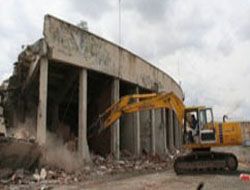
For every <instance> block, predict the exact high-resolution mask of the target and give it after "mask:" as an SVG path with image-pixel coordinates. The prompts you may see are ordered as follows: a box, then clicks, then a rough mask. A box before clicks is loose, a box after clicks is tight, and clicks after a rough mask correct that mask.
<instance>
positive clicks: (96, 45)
mask: <svg viewBox="0 0 250 190" xmlns="http://www.w3.org/2000/svg"><path fill="white" fill-rule="evenodd" d="M43 33H44V40H45V42H46V43H47V46H48V50H49V51H48V52H49V59H50V60H55V61H60V62H66V63H69V64H72V65H75V66H79V67H83V68H86V69H90V70H94V71H97V72H102V73H105V74H107V75H111V76H113V77H116V78H119V79H121V80H124V81H128V82H130V83H133V84H137V85H139V86H140V87H143V88H146V89H149V90H154V91H155V90H158V91H167V92H170V91H173V92H174V93H175V94H176V95H177V96H179V98H181V99H183V98H184V94H183V91H182V89H181V87H180V86H179V85H178V84H177V83H176V82H175V81H174V80H173V79H172V78H171V77H170V76H169V75H168V74H166V73H165V72H163V71H162V70H160V69H158V68H156V67H155V66H153V65H151V64H150V63H148V62H147V61H145V60H143V59H142V58H140V57H138V56H136V55H135V54H133V53H131V52H130V51H128V50H126V49H124V48H122V47H120V46H118V45H116V44H114V43H112V42H109V41H107V40H105V39H103V38H101V37H99V36H97V35H95V34H92V33H90V32H88V31H85V30H83V29H81V28H78V27H77V26H74V25H71V24H69V23H67V22H65V21H62V20H59V19H57V18H55V17H53V16H50V15H46V16H45V20H44V31H43Z"/></svg>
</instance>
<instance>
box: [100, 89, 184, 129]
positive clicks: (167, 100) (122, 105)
mask: <svg viewBox="0 0 250 190" xmlns="http://www.w3.org/2000/svg"><path fill="white" fill-rule="evenodd" d="M160 108H168V109H172V110H174V112H175V113H176V115H177V119H178V121H179V123H180V124H182V121H183V118H184V109H185V106H184V104H183V102H182V101H181V100H180V99H179V98H178V97H177V96H176V95H175V94H174V93H173V92H170V93H166V92H162V93H157V94H156V93H151V94H133V95H128V96H124V97H122V98H121V99H120V100H119V101H118V102H116V103H114V104H113V105H111V106H110V107H109V108H108V109H107V110H106V111H105V112H104V113H103V114H102V115H100V117H99V119H100V121H101V127H102V128H107V127H110V126H111V125H112V124H113V123H114V122H115V121H117V120H118V119H119V118H120V117H121V116H122V115H123V114H127V113H133V112H138V111H146V110H151V109H160ZM180 126H181V125H180Z"/></svg>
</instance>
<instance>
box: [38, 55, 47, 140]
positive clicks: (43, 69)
mask: <svg viewBox="0 0 250 190" xmlns="http://www.w3.org/2000/svg"><path fill="white" fill-rule="evenodd" d="M47 94H48V59H47V58H45V57H43V58H41V60H40V76H39V103H38V111H37V141H38V143H39V144H40V145H43V144H45V143H46V126H47Z"/></svg>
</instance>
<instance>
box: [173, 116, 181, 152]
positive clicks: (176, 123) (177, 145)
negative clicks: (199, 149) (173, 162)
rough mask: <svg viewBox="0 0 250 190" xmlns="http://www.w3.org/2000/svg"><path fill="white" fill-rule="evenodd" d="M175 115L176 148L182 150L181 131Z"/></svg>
mask: <svg viewBox="0 0 250 190" xmlns="http://www.w3.org/2000/svg"><path fill="white" fill-rule="evenodd" d="M173 115H174V140H175V143H174V144H175V148H176V149H180V132H179V131H180V130H179V126H178V120H177V117H176V115H175V114H173Z"/></svg>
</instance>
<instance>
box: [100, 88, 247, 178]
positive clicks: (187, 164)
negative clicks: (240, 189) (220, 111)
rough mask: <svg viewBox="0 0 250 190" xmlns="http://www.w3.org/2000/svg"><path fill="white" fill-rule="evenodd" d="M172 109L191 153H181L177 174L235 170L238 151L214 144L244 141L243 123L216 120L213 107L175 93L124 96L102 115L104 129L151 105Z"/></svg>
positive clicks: (230, 143)
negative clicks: (195, 103)
mask: <svg viewBox="0 0 250 190" xmlns="http://www.w3.org/2000/svg"><path fill="white" fill-rule="evenodd" d="M162 108H166V109H171V110H173V111H174V112H175V114H176V116H177V119H178V124H179V125H178V126H179V127H181V129H182V130H181V131H182V137H183V146H184V148H186V149H189V150H191V151H189V153H188V154H186V155H182V156H178V157H177V158H176V159H175V162H174V170H175V172H176V173H177V174H182V173H187V172H193V171H211V170H212V171H214V170H226V171H235V170H237V167H238V161H237V158H236V156H235V155H233V154H231V153H225V152H214V151H211V148H213V147H224V146H237V145H242V143H243V138H242V132H241V127H240V123H237V122H215V121H214V117H213V110H212V108H207V107H205V106H197V107H185V105H184V104H183V101H182V100H181V99H179V98H178V97H177V96H176V95H175V94H174V93H172V92H170V93H166V92H162V93H151V94H133V95H127V96H124V97H122V98H121V99H120V100H119V101H118V102H116V103H114V104H112V105H111V106H110V107H109V108H108V109H107V110H106V111H105V112H104V113H103V114H101V115H100V117H99V122H100V124H101V128H100V129H101V130H103V129H105V128H108V127H110V126H111V125H112V124H113V123H114V122H115V121H117V120H118V119H119V118H120V117H121V116H122V115H124V114H127V113H134V112H138V111H146V110H151V109H162Z"/></svg>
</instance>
